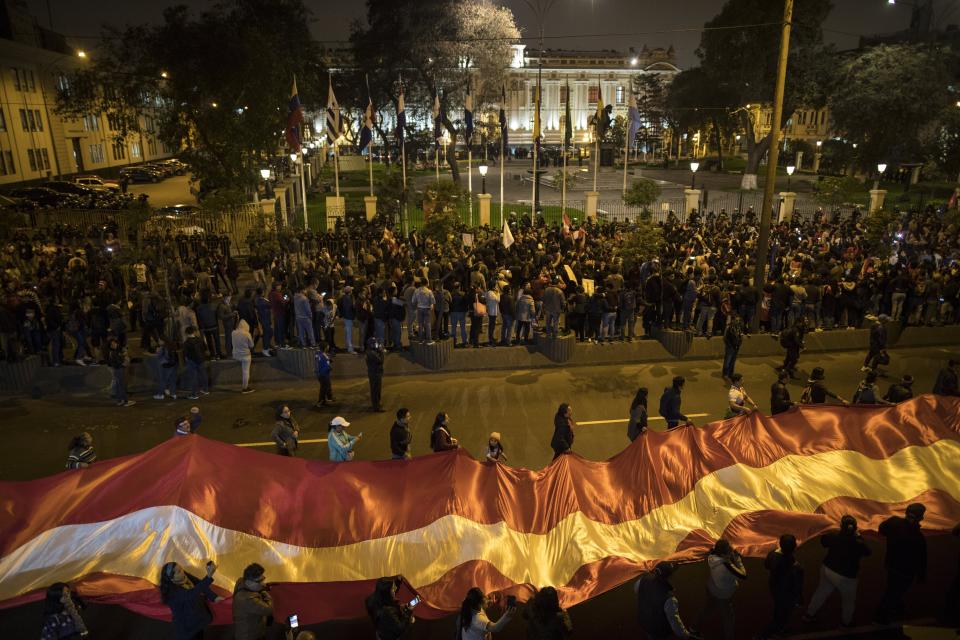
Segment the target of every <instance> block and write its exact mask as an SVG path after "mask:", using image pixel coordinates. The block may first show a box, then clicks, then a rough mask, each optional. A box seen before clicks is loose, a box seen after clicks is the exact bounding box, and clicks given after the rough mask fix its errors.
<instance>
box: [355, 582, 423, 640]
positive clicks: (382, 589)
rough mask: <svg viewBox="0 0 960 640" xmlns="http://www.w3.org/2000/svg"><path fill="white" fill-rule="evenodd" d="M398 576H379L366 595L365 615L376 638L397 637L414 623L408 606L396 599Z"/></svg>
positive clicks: (398, 583) (383, 639) (384, 639)
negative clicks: (374, 630) (371, 591)
mask: <svg viewBox="0 0 960 640" xmlns="http://www.w3.org/2000/svg"><path fill="white" fill-rule="evenodd" d="M399 586H400V578H398V577H392V578H380V579H379V580H377V584H376V587H374V591H373V593H371V594H370V595H369V596H367V599H366V600H365V601H364V605H365V606H366V609H367V615H368V616H370V621H371V622H373V626H374V628H375V629H376V633H377V638H381V639H382V640H387V639H388V638H399V637H400V636H402V635H403V634H404V632H405V631H406V630H407V628H408V627H409V626H410V625H411V624H413V623H414V617H413V613H412V611H411V610H410V608H409V607H407V606H405V605H401V604H400V602H399V601H398V600H397V589H398V588H399Z"/></svg>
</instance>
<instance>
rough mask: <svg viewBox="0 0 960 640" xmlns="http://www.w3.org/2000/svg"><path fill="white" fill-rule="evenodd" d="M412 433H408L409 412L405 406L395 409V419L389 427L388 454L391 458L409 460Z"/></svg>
mask: <svg viewBox="0 0 960 640" xmlns="http://www.w3.org/2000/svg"><path fill="white" fill-rule="evenodd" d="M411 440H413V435H412V434H411V433H410V412H409V411H408V410H407V409H406V408H401V409H397V420H396V422H394V423H393V426H392V427H390V454H391V458H392V459H393V460H409V459H410V458H411V457H412V456H411V455H410V442H411Z"/></svg>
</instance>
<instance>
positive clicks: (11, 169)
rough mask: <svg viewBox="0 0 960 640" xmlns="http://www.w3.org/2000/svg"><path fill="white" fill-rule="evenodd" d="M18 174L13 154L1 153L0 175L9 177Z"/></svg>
mask: <svg viewBox="0 0 960 640" xmlns="http://www.w3.org/2000/svg"><path fill="white" fill-rule="evenodd" d="M16 172H17V168H16V167H15V166H13V154H12V153H11V152H9V151H4V152H3V153H0V175H5V176H9V175H12V174H14V173H16Z"/></svg>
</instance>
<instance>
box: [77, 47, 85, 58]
mask: <svg viewBox="0 0 960 640" xmlns="http://www.w3.org/2000/svg"><path fill="white" fill-rule="evenodd" d="M77 57H78V58H86V57H87V52H86V51H84V50H83V49H80V50H79V51H77Z"/></svg>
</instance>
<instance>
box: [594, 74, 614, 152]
mask: <svg viewBox="0 0 960 640" xmlns="http://www.w3.org/2000/svg"><path fill="white" fill-rule="evenodd" d="M593 126H594V128H595V129H596V131H597V140H599V139H600V138H602V137H603V136H604V134H606V133H607V128H608V127H609V126H610V116H609V115H608V114H607V109H606V107H605V106H604V104H603V88H602V87H601V86H600V81H597V115H596V117H595V119H594V125H593Z"/></svg>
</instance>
